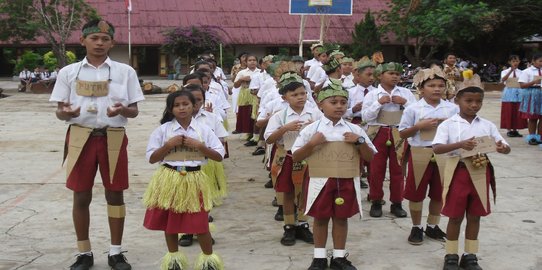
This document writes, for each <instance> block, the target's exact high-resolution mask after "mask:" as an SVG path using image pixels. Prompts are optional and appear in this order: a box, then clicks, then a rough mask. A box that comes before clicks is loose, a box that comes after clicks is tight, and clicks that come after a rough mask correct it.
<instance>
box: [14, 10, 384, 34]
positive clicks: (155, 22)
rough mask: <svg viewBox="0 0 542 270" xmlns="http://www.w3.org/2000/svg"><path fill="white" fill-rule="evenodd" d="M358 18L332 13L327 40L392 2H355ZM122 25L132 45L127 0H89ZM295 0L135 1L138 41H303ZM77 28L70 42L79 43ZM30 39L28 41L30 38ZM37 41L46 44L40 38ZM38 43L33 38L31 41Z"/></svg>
mask: <svg viewBox="0 0 542 270" xmlns="http://www.w3.org/2000/svg"><path fill="white" fill-rule="evenodd" d="M353 1H354V6H353V16H331V18H330V24H329V28H328V30H327V34H326V41H327V42H337V43H349V42H350V41H351V31H352V29H353V27H354V23H356V22H359V21H360V20H361V19H363V18H364V16H365V13H366V12H367V10H369V9H370V10H371V11H372V12H375V11H379V10H382V9H385V8H387V5H386V3H387V1H380V0H363V1H360V0H353ZM87 2H88V3H89V4H91V5H92V6H94V7H95V8H96V9H97V10H98V14H100V15H101V16H102V18H104V19H106V20H108V21H110V22H111V23H113V25H114V26H115V28H116V34H115V40H116V42H117V43H118V44H127V43H128V15H127V13H126V9H125V4H124V1H123V0H87ZM288 7H289V0H154V1H149V0H132V15H131V26H132V27H131V39H132V44H133V45H160V44H162V41H163V37H162V34H161V33H160V31H161V30H163V29H165V28H168V27H175V26H190V25H212V26H219V27H221V29H222V30H223V31H221V32H222V33H221V35H222V36H223V38H224V40H225V42H226V43H227V44H249V45H294V44H297V43H298V39H299V25H300V16H299V15H289V14H288ZM319 33H320V20H319V17H318V16H308V19H307V22H306V28H305V35H304V38H305V39H318V38H319ZM79 36H80V34H79V33H78V32H74V34H73V35H72V36H71V38H70V39H69V41H68V44H79V40H78V39H79ZM25 43H26V42H25ZM37 43H42V42H40V41H39V40H38V42H37ZM30 44H32V42H30Z"/></svg>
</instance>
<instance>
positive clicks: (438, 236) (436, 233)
mask: <svg viewBox="0 0 542 270" xmlns="http://www.w3.org/2000/svg"><path fill="white" fill-rule="evenodd" d="M425 235H427V237H429V238H432V239H435V240H437V241H441V242H446V233H445V232H443V231H442V230H441V229H440V228H439V227H438V225H435V228H431V227H429V226H427V227H426V228H425Z"/></svg>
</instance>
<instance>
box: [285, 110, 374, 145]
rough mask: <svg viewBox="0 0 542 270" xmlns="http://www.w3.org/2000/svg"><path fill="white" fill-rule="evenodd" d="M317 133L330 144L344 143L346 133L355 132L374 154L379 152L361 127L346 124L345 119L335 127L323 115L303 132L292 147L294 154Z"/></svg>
mask: <svg viewBox="0 0 542 270" xmlns="http://www.w3.org/2000/svg"><path fill="white" fill-rule="evenodd" d="M316 132H321V133H322V134H323V135H324V137H325V138H326V140H327V141H329V142H341V141H344V133H346V132H353V133H355V134H357V135H359V136H363V137H364V138H365V143H366V144H367V145H368V146H369V147H370V148H371V149H372V150H373V153H377V152H378V151H377V150H376V147H375V146H374V145H373V143H372V142H371V140H370V139H369V137H368V136H367V134H366V133H365V131H363V129H361V128H360V127H359V126H357V125H354V124H352V123H349V122H346V121H345V120H344V119H341V120H339V122H337V124H336V125H333V121H331V120H329V119H328V118H327V117H325V116H324V115H322V117H320V120H318V121H316V122H313V123H312V124H310V125H308V126H307V127H305V128H304V129H303V130H301V132H300V133H299V136H297V139H296V140H295V142H294V145H293V146H292V153H295V151H297V150H299V148H301V147H303V146H304V145H305V144H307V143H308V142H309V141H310V140H311V138H312V136H313V135H314V134H316Z"/></svg>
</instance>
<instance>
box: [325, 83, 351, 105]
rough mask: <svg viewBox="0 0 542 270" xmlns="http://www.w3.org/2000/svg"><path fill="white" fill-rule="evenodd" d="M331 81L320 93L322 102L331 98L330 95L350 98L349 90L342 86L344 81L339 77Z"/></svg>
mask: <svg viewBox="0 0 542 270" xmlns="http://www.w3.org/2000/svg"><path fill="white" fill-rule="evenodd" d="M329 80H330V81H331V83H330V84H329V85H328V86H326V87H324V88H323V89H322V90H320V92H319V93H318V102H322V100H324V99H326V98H329V97H336V96H339V97H345V98H346V99H348V91H346V90H344V88H343V86H342V81H341V80H337V79H332V78H330V79H329Z"/></svg>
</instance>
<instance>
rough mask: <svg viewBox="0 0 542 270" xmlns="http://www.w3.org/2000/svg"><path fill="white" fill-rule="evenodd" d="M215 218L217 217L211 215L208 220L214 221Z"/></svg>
mask: <svg viewBox="0 0 542 270" xmlns="http://www.w3.org/2000/svg"><path fill="white" fill-rule="evenodd" d="M214 220H215V218H213V216H211V215H209V217H208V218H207V221H209V222H213V221H214Z"/></svg>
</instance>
